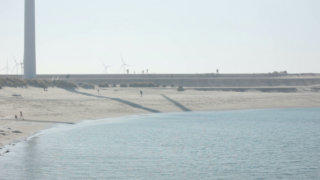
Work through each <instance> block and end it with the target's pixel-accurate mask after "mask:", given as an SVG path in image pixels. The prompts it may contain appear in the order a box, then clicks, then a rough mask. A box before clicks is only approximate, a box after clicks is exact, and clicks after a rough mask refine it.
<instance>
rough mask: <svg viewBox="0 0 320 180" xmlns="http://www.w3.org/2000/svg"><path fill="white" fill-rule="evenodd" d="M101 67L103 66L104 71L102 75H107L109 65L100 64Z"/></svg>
mask: <svg viewBox="0 0 320 180" xmlns="http://www.w3.org/2000/svg"><path fill="white" fill-rule="evenodd" d="M102 66H103V71H104V73H106V74H108V72H109V71H108V70H109V68H110V67H111V66H110V65H106V64H105V63H102Z"/></svg>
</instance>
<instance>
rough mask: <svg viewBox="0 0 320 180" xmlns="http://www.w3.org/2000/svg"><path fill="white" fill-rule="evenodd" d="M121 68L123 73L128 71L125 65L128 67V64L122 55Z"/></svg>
mask: <svg viewBox="0 0 320 180" xmlns="http://www.w3.org/2000/svg"><path fill="white" fill-rule="evenodd" d="M121 63H122V64H121V69H122V70H123V73H124V74H126V71H127V72H128V69H127V67H129V66H130V65H128V64H127V63H126V62H125V61H124V59H123V56H122V55H121Z"/></svg>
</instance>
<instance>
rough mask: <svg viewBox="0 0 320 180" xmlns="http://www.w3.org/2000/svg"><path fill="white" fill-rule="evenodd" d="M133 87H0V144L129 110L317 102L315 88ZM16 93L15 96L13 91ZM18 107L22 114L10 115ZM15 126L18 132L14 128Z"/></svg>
mask: <svg viewBox="0 0 320 180" xmlns="http://www.w3.org/2000/svg"><path fill="white" fill-rule="evenodd" d="M139 90H140V89H136V88H108V89H104V90H100V96H97V95H98V92H97V91H96V90H84V89H80V90H78V91H79V92H81V93H78V92H70V91H66V90H63V89H57V88H50V89H49V91H48V92H44V91H43V90H42V89H38V88H27V89H21V88H17V89H16V88H4V89H1V90H0V146H2V145H5V144H8V143H13V142H15V141H17V140H21V139H23V138H25V137H28V136H30V135H32V134H34V133H36V132H38V131H39V130H41V129H45V128H48V127H50V126H52V124H54V123H47V122H46V121H58V122H79V121H81V120H94V119H101V118H106V117H117V116H124V115H132V114H146V113H154V112H179V111H186V110H192V111H210V110H228V109H256V108H285V107H320V93H312V92H298V93H261V92H244V93H237V92H201V91H195V90H187V91H184V92H177V90H176V89H165V88H163V89H161V88H156V89H152V88H147V89H142V90H143V94H144V95H143V97H140V95H139ZM13 94H19V95H21V97H14V96H12V95H13ZM20 111H22V112H23V115H24V118H25V119H26V120H33V121H34V120H35V121H44V122H41V123H38V122H26V121H21V120H18V121H15V120H14V115H15V114H17V115H19V112H20ZM15 130H18V131H21V132H22V133H14V132H13V131H15Z"/></svg>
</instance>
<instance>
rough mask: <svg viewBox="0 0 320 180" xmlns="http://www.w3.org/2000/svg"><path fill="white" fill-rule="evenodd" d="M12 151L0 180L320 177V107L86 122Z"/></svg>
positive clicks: (0, 163) (0, 167) (1, 164)
mask: <svg viewBox="0 0 320 180" xmlns="http://www.w3.org/2000/svg"><path fill="white" fill-rule="evenodd" d="M10 151H11V152H10V153H8V154H6V155H4V156H2V157H0V179H81V178H82V179H320V108H310V109H268V110H243V111H242V110H241V111H221V112H190V113H173V114H152V115H142V116H131V117H123V118H115V119H105V120H99V121H94V122H83V123H80V124H77V125H73V126H72V125H70V126H59V127H55V128H52V129H50V130H46V131H44V132H43V133H41V134H39V135H37V136H35V137H33V138H31V139H30V140H29V141H26V142H22V143H19V144H17V145H16V146H14V147H11V148H10Z"/></svg>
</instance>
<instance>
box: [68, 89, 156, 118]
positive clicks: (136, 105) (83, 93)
mask: <svg viewBox="0 0 320 180" xmlns="http://www.w3.org/2000/svg"><path fill="white" fill-rule="evenodd" d="M69 91H70V92H73V93H77V94H81V95H84V96H90V97H96V98H101V99H109V100H113V101H117V102H120V103H123V104H126V105H128V106H131V107H133V108H137V109H142V110H145V111H148V112H152V113H161V111H158V110H155V109H151V108H147V107H144V106H141V105H140V104H136V103H133V102H130V101H127V100H123V99H120V98H111V97H106V96H98V95H94V94H90V93H86V92H80V91H76V90H69Z"/></svg>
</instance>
